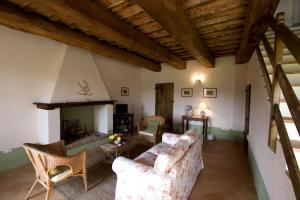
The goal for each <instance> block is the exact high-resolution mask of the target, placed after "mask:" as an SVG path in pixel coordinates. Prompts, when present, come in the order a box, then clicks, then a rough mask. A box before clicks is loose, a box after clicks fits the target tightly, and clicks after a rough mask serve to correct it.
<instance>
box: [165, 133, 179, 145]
mask: <svg viewBox="0 0 300 200" xmlns="http://www.w3.org/2000/svg"><path fill="white" fill-rule="evenodd" d="M179 140H180V135H179V134H174V133H164V134H163V135H162V141H163V142H164V143H167V144H171V145H174V144H175V143H176V142H178V141H179Z"/></svg>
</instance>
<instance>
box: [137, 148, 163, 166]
mask: <svg viewBox="0 0 300 200" xmlns="http://www.w3.org/2000/svg"><path fill="white" fill-rule="evenodd" d="M156 158H157V155H156V154H153V153H150V152H147V151H146V152H144V153H142V154H141V155H139V156H138V157H136V158H135V159H134V161H135V162H138V163H142V164H144V165H148V166H151V167H154V162H155V160H156Z"/></svg>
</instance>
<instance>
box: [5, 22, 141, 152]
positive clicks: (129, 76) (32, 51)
mask: <svg viewBox="0 0 300 200" xmlns="http://www.w3.org/2000/svg"><path fill="white" fill-rule="evenodd" d="M0 35H1V37H0V44H1V45H0V92H1V93H0V105H1V107H0V138H1V139H0V151H9V150H11V149H12V148H15V147H20V146H21V145H22V143H24V142H38V139H39V134H38V133H39V128H38V117H37V116H38V114H37V110H38V109H37V108H36V106H34V105H33V104H32V103H33V102H58V101H78V100H79V101H82V100H85V98H84V97H82V96H80V95H78V91H79V86H78V82H79V81H81V80H87V81H88V82H89V84H90V87H91V89H92V92H93V93H94V95H93V96H92V97H89V99H90V100H106V99H109V98H110V95H111V99H115V100H118V102H122V103H129V102H131V103H130V111H132V112H134V113H136V115H137V118H139V116H140V108H141V103H140V102H141V101H140V99H141V89H140V88H141V75H140V69H139V68H138V67H135V66H132V65H129V64H126V63H123V62H120V61H117V60H113V59H106V58H104V57H102V56H95V55H93V54H92V53H91V52H90V51H87V50H84V49H80V48H76V47H72V46H68V45H65V44H62V43H59V42H56V41H53V40H50V39H47V38H43V37H40V36H36V35H32V34H27V33H23V32H21V31H16V30H13V29H10V28H7V27H4V26H0ZM102 67H103V70H102ZM102 77H104V78H102ZM106 81H107V82H106ZM106 86H107V90H106V89H105V88H106ZM121 86H125V87H129V89H130V96H129V97H121V96H120V87H121Z"/></svg>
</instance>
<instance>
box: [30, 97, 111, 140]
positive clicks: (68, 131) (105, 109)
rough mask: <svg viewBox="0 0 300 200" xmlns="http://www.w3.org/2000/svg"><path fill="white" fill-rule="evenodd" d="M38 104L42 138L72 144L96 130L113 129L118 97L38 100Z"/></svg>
mask: <svg viewBox="0 0 300 200" xmlns="http://www.w3.org/2000/svg"><path fill="white" fill-rule="evenodd" d="M34 104H36V105H37V107H38V122H39V142H40V143H42V144H48V143H52V142H56V141H59V140H65V142H66V143H67V144H70V143H72V142H74V141H76V140H78V139H81V138H83V137H86V136H90V135H92V134H98V133H101V134H108V133H110V132H112V130H113V104H114V101H89V102H64V103H49V104H47V103H34Z"/></svg>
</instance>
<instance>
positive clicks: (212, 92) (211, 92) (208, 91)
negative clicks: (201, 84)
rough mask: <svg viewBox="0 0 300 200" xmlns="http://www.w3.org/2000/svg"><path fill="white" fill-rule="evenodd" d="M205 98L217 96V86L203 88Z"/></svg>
mask: <svg viewBox="0 0 300 200" xmlns="http://www.w3.org/2000/svg"><path fill="white" fill-rule="evenodd" d="M203 97H204V98H217V88H203Z"/></svg>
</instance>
